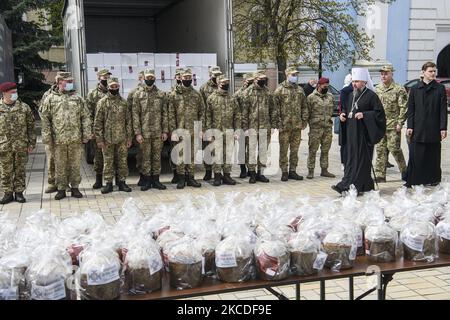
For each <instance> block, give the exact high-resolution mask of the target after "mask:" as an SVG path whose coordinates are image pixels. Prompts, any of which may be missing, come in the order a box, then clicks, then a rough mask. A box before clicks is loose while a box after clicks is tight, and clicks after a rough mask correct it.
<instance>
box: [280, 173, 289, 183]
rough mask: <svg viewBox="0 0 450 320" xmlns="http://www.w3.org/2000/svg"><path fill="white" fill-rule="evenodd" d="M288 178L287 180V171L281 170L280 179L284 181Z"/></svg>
mask: <svg viewBox="0 0 450 320" xmlns="http://www.w3.org/2000/svg"><path fill="white" fill-rule="evenodd" d="M288 180H289V173H287V172H283V173H282V174H281V181H283V182H286V181H288Z"/></svg>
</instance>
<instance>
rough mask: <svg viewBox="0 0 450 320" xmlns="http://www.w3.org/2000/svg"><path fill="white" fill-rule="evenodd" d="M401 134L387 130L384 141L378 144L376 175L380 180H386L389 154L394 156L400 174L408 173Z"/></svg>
mask: <svg viewBox="0 0 450 320" xmlns="http://www.w3.org/2000/svg"><path fill="white" fill-rule="evenodd" d="M400 141H401V133H398V132H397V131H395V130H387V131H386V135H385V136H384V138H383V140H381V141H380V142H379V143H378V144H377V162H376V168H375V174H376V176H377V177H378V178H386V164H387V160H388V155H389V152H390V153H392V155H393V156H394V159H395V161H396V162H397V165H398V168H399V170H400V173H402V174H403V173H404V172H405V171H406V161H405V157H404V156H403V152H402V148H401V146H400Z"/></svg>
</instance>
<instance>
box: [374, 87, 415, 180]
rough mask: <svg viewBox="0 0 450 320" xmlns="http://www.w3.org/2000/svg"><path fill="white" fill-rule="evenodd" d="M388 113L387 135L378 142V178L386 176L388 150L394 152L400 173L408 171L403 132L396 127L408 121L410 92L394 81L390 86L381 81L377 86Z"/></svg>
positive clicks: (376, 171) (377, 91) (376, 172)
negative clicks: (402, 147)
mask: <svg viewBox="0 0 450 320" xmlns="http://www.w3.org/2000/svg"><path fill="white" fill-rule="evenodd" d="M376 93H377V94H378V96H379V97H380V100H381V103H382V104H383V107H384V111H385V113H386V121H387V122H386V135H385V136H384V138H383V140H381V141H380V142H379V143H378V144H377V161H376V170H375V174H376V176H377V178H383V179H385V178H386V164H387V155H388V151H389V152H390V153H392V155H393V156H394V158H395V161H396V162H397V164H398V167H399V169H400V173H402V174H403V173H404V172H405V171H406V162H405V157H404V156H403V152H402V149H401V147H400V141H401V134H400V132H397V131H396V129H395V127H396V126H397V125H400V126H402V127H403V125H404V123H405V121H406V111H407V101H408V94H407V93H406V90H405V88H404V87H403V86H401V85H399V84H397V83H395V82H392V83H391V84H390V85H389V86H388V87H386V86H385V85H384V84H382V83H380V84H379V85H378V86H377V87H376Z"/></svg>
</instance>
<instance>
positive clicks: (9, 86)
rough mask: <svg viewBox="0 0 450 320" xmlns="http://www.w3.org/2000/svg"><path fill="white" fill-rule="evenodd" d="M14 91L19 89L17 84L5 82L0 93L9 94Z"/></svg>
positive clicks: (1, 85)
mask: <svg viewBox="0 0 450 320" xmlns="http://www.w3.org/2000/svg"><path fill="white" fill-rule="evenodd" d="M13 89H17V84H15V83H14V82H4V83H2V84H0V92H8V91H9V90H13Z"/></svg>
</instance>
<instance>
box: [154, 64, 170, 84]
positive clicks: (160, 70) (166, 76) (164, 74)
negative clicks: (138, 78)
mask: <svg viewBox="0 0 450 320" xmlns="http://www.w3.org/2000/svg"><path fill="white" fill-rule="evenodd" d="M155 76H156V79H157V80H160V81H162V82H171V81H172V75H171V67H170V66H167V67H162V66H157V67H156V68H155Z"/></svg>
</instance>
